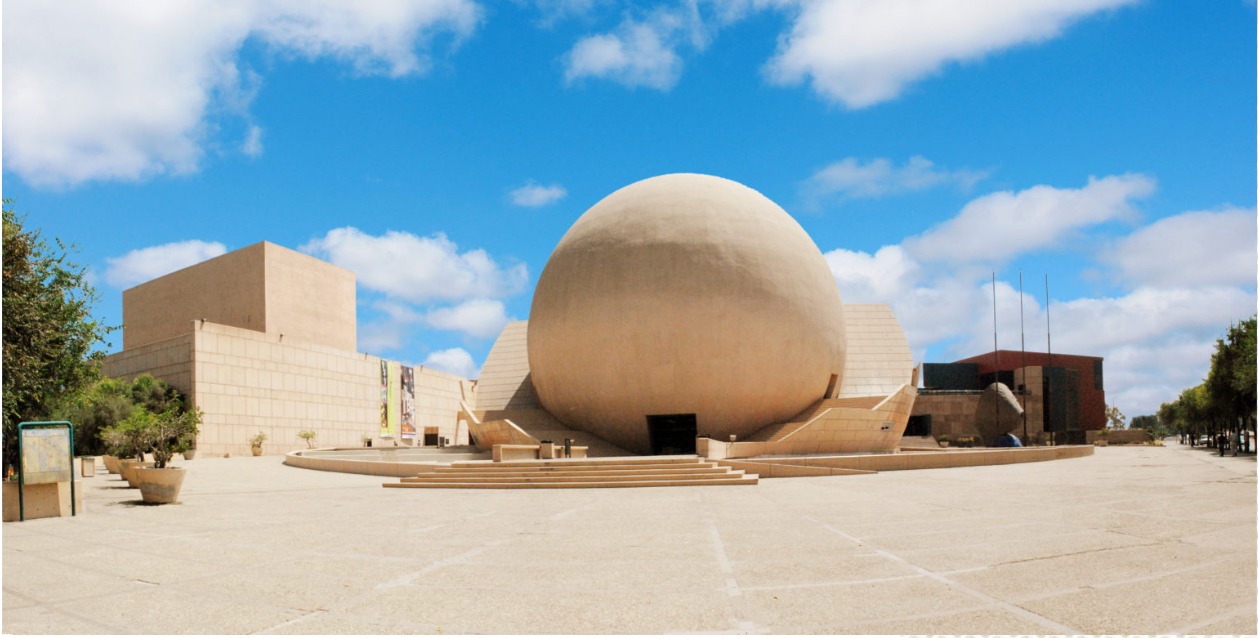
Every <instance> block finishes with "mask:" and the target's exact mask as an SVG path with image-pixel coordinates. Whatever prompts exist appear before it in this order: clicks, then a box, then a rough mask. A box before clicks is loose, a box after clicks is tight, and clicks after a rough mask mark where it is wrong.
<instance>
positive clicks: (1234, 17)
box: [0, 0, 1258, 416]
mask: <svg viewBox="0 0 1258 638" xmlns="http://www.w3.org/2000/svg"><path fill="white" fill-rule="evenodd" d="M2 20H3V96H2V97H3V120H2V128H3V147H2V148H0V153H2V154H3V177H2V179H3V194H4V197H5V198H7V199H11V200H13V201H12V204H11V206H12V207H13V208H14V209H16V210H18V211H19V212H21V213H24V214H25V216H26V217H25V220H26V224H27V225H28V226H30V227H35V228H39V229H40V230H41V232H42V233H44V234H45V236H48V237H57V238H60V239H61V240H63V241H65V242H67V243H70V244H73V245H74V246H75V248H76V251H77V252H76V253H75V254H74V258H75V260H77V262H78V263H80V264H82V265H84V266H86V267H87V268H88V269H89V272H90V276H91V280H92V282H93V283H94V285H95V286H96V288H97V290H98V291H99V293H100V295H101V299H100V301H99V302H98V303H97V305H96V307H95V311H94V312H95V316H96V317H97V318H99V319H100V320H102V321H103V322H105V323H107V324H110V325H117V324H120V323H121V318H122V294H121V293H122V291H123V290H124V289H126V288H129V287H131V286H134V285H136V284H139V283H142V282H144V281H147V280H150V279H152V278H155V277H158V276H160V275H163V274H165V273H168V272H172V271H174V270H177V269H179V268H182V267H185V266H188V265H191V264H194V263H197V262H199V261H202V260H205V259H208V258H211V257H214V256H216V255H219V254H222V253H224V252H226V251H231V250H235V249H238V248H243V247H245V246H248V245H251V244H254V243H257V242H259V241H264V240H265V241H270V242H273V243H276V244H279V245H282V246H286V247H289V248H292V249H295V250H299V251H302V252H305V253H308V254H310V255H313V256H315V257H318V258H320V259H324V260H327V261H330V262H332V263H334V264H337V265H340V266H342V267H345V268H347V269H349V270H351V271H353V272H354V273H355V274H356V276H357V282H358V293H357V297H358V348H359V350H360V351H362V352H368V353H371V354H374V355H379V356H383V357H386V358H390V359H394V360H398V361H402V362H405V363H409V364H415V365H426V366H431V367H434V368H439V369H443V370H447V371H451V372H455V373H458V374H463V375H466V376H468V377H471V378H475V377H476V376H477V374H478V370H479V368H480V366H481V365H482V364H483V363H484V360H485V356H486V355H487V354H488V352H489V349H490V347H491V346H492V345H493V341H494V338H495V337H496V336H497V334H498V332H499V330H501V328H502V327H503V326H504V325H505V324H506V322H508V321H511V320H517V319H527V318H528V314H529V306H530V303H531V300H532V291H533V286H534V285H535V283H536V282H537V278H538V275H539V274H540V273H541V271H542V269H543V268H544V266H545V264H546V259H547V257H548V256H549V254H550V252H551V251H552V250H553V248H554V247H555V245H556V244H557V243H558V242H559V240H560V238H561V237H562V236H563V234H564V232H566V230H567V229H568V228H569V227H570V226H571V225H572V223H573V222H574V221H575V220H576V219H577V218H578V217H579V216H580V215H581V214H582V213H583V212H584V211H585V210H586V209H588V208H589V207H591V206H592V205H594V204H595V203H596V202H598V201H599V200H600V199H602V198H603V197H605V196H606V195H608V194H610V193H612V192H613V191H615V190H616V189H618V188H621V187H623V186H626V185H628V184H631V183H633V182H635V181H638V180H641V179H645V178H648V177H652V176H655V175H660V174H666V173H676V172H694V173H707V174H712V175H719V176H722V177H726V178H729V179H733V180H735V181H738V182H741V183H743V184H746V185H747V186H750V187H751V188H754V189H756V190H758V191H760V192H761V193H763V194H764V195H766V196H767V197H769V198H770V199H772V200H773V201H775V202H776V203H778V204H779V205H780V206H782V207H783V208H784V209H785V210H786V211H787V212H789V213H790V214H791V215H792V216H793V217H794V218H795V219H796V220H797V221H798V222H799V223H800V224H801V225H802V226H803V228H804V229H805V230H806V231H807V232H808V233H809V234H810V235H811V236H812V238H813V240H814V241H815V242H816V244H817V246H818V248H819V249H820V251H821V252H822V253H823V255H824V256H825V259H826V260H827V262H828V263H829V265H830V268H831V270H832V271H833V273H834V276H835V280H836V282H837V284H838V286H839V289H840V294H841V296H842V298H843V300H844V302H845V303H886V304H889V305H890V306H891V307H892V309H893V310H894V311H895V313H896V315H897V317H898V318H899V320H900V322H901V324H902V326H903V327H904V329H905V332H906V334H907V336H908V340H909V344H910V347H911V348H912V351H913V354H914V357H915V358H916V359H917V360H918V361H926V362H949V361H954V360H957V359H961V358H964V357H968V356H972V355H976V354H981V353H984V352H988V351H990V350H991V349H992V347H993V342H994V339H993V337H995V340H996V342H998V345H999V347H1000V348H1002V349H1015V350H1016V349H1020V348H1021V347H1022V342H1023V339H1025V344H1026V348H1027V349H1028V350H1031V351H1044V350H1045V349H1047V348H1048V345H1049V344H1048V338H1049V332H1050V331H1049V329H1048V328H1049V327H1050V325H1051V347H1052V351H1053V352H1060V353H1068V354H1084V355H1093V356H1102V357H1104V358H1105V386H1106V395H1107V400H1108V401H1109V402H1110V403H1111V404H1113V405H1116V406H1118V407H1119V408H1120V409H1121V410H1122V411H1123V412H1124V413H1125V414H1127V415H1128V416H1136V415H1142V414H1151V413H1154V412H1155V411H1156V410H1157V408H1158V406H1159V405H1160V404H1161V403H1162V402H1164V401H1170V400H1173V399H1175V398H1176V397H1177V396H1178V394H1179V392H1180V390H1181V389H1183V388H1186V387H1189V386H1192V385H1195V384H1196V383H1198V382H1200V380H1201V379H1202V378H1203V377H1204V376H1205V375H1206V373H1207V371H1208V369H1209V364H1210V354H1211V352H1212V350H1213V345H1214V342H1215V340H1216V339H1217V338H1219V337H1220V336H1222V335H1224V334H1225V332H1226V330H1227V328H1228V326H1229V325H1230V324H1232V323H1234V322H1237V321H1239V320H1242V319H1245V318H1247V317H1249V316H1250V315H1252V314H1254V312H1255V308H1256V306H1258V298H1256V296H1255V282H1256V280H1258V222H1256V216H1255V193H1256V190H1258V186H1256V183H1255V175H1256V168H1258V167H1256V164H1255V158H1256V157H1258V149H1256V139H1258V131H1256V126H1255V120H1256V113H1258V105H1256V103H1255V77H1256V75H1258V69H1256V64H1255V51H1256V50H1258V44H1256V42H1255V26H1254V25H1255V7H1254V3H1253V2H1252V1H1249V0H1209V1H1206V2H1182V1H1176V0H1020V1H1019V2H1007V1H1006V0H881V1H879V2H868V1H865V0H672V1H670V0H660V1H658V2H649V1H643V2H621V1H616V0H533V1H528V0H498V1H494V2H490V1H487V0H483V1H476V0H411V1H402V0H398V1H393V2H387V1H383V0H382V1H379V2H348V1H337V0H310V1H305V0H273V1H265V0H236V1H233V0H206V1H194V0H158V1H141V0H127V1H125V2H111V1H99V2H95V1H86V0H67V1H64V2H56V3H52V2H43V1H41V0H6V1H5V3H4V7H3V16H2ZM993 274H994V280H995V285H994V288H995V295H994V297H995V315H996V319H995V326H993ZM1020 289H1021V291H1022V293H1021V294H1020V292H1019V291H1020ZM109 341H110V343H109V344H104V345H102V349H103V350H105V351H106V352H115V351H118V350H119V349H120V348H121V341H122V340H121V332H115V333H113V334H112V335H111V338H110V339H109Z"/></svg>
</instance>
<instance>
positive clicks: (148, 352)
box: [101, 322, 192, 396]
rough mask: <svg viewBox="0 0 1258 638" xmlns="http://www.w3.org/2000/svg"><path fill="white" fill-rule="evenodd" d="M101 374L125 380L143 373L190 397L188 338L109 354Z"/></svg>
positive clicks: (186, 336)
mask: <svg viewBox="0 0 1258 638" xmlns="http://www.w3.org/2000/svg"><path fill="white" fill-rule="evenodd" d="M189 323H191V322H189ZM101 372H102V373H103V374H105V376H110V377H118V378H122V379H127V380H131V379H134V378H135V377H137V376H139V375H140V374H141V373H144V372H147V373H149V374H151V375H153V376H155V377H157V378H159V379H162V380H163V381H165V382H166V383H169V384H170V385H172V386H174V387H175V388H176V389H178V390H179V391H180V392H183V393H184V394H185V395H187V396H192V334H191V333H187V334H184V335H181V336H178V337H174V338H172V339H166V340H163V341H159V342H156V343H150V344H148V345H145V346H140V347H138V348H132V349H130V350H124V351H122V352H119V353H116V354H111V355H109V356H107V357H105V362H104V364H103V365H102V366H101Z"/></svg>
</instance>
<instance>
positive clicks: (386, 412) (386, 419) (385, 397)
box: [380, 359, 393, 438]
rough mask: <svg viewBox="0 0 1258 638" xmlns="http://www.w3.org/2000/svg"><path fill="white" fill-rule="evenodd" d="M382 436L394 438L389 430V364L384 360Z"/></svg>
mask: <svg viewBox="0 0 1258 638" xmlns="http://www.w3.org/2000/svg"><path fill="white" fill-rule="evenodd" d="M380 436H381V437H383V438H389V437H391V436H393V431H392V430H390V429H389V362H388V361H385V360H384V359H381V360H380Z"/></svg>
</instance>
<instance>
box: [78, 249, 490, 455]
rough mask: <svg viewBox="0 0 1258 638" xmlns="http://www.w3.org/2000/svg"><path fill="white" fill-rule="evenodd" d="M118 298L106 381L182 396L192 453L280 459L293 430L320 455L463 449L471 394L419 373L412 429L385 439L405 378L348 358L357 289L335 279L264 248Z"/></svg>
mask: <svg viewBox="0 0 1258 638" xmlns="http://www.w3.org/2000/svg"><path fill="white" fill-rule="evenodd" d="M122 298H123V317H124V322H125V326H124V328H123V351H122V352H120V353H117V354H114V355H110V356H109V357H107V358H106V360H105V365H104V370H103V371H104V373H105V374H107V375H109V376H116V377H127V378H130V377H134V376H136V375H138V374H140V373H143V372H149V373H151V374H153V375H154V376H156V377H158V378H161V379H164V380H166V381H167V382H168V383H170V384H171V385H173V386H175V387H176V388H178V389H179V390H180V391H182V392H184V393H185V394H186V395H187V396H189V397H190V398H191V400H192V403H193V405H196V406H197V407H199V408H200V409H201V410H202V411H203V412H204V415H205V417H204V422H203V424H202V426H201V434H200V436H199V437H198V441H197V449H198V450H200V451H203V452H206V453H210V454H222V453H233V454H247V453H249V450H250V446H249V439H250V437H253V436H254V435H256V434H257V433H259V432H261V433H263V434H265V435H266V442H265V444H264V445H263V449H264V451H265V452H266V453H268V454H278V453H283V452H287V451H289V450H292V449H294V448H295V447H300V446H301V445H302V443H301V442H300V440H299V439H298V438H297V433H298V432H300V431H301V430H314V431H315V433H316V435H317V439H316V440H317V442H318V444H319V445H321V446H350V445H354V446H356V445H361V444H362V443H361V441H362V437H363V436H369V437H371V438H373V439H375V440H376V441H377V442H378V443H383V444H386V445H392V443H393V442H398V443H399V444H403V445H422V444H424V443H425V442H427V443H429V444H433V445H435V444H436V442H437V440H442V441H444V439H450V441H451V442H452V443H458V442H466V441H467V428H466V424H464V425H463V426H462V427H460V425H459V422H458V420H457V418H458V414H459V406H460V403H461V402H462V401H464V400H465V398H466V397H467V394H468V393H469V392H470V386H471V384H470V382H468V381H467V380H466V379H462V378H460V377H457V376H454V375H450V374H447V373H444V372H440V371H437V370H430V369H426V368H422V367H418V368H415V369H413V370H411V371H410V374H411V378H410V381H411V386H412V387H413V403H412V404H411V405H410V406H409V407H410V410H409V412H408V414H409V416H410V422H411V426H412V429H411V430H410V432H407V431H405V430H403V429H402V428H401V427H400V425H401V424H398V425H399V427H397V428H396V429H395V430H394V431H391V432H390V431H389V430H388V428H387V427H382V422H383V423H384V425H387V417H388V415H387V414H384V415H383V419H382V413H385V412H387V410H382V406H384V407H386V408H387V407H388V405H389V403H390V402H389V401H388V397H389V393H390V392H392V393H393V396H394V397H397V398H398V400H397V401H394V402H393V403H395V404H397V407H398V408H401V407H402V406H401V404H402V398H403V397H401V396H400V395H403V394H405V392H404V390H405V388H404V387H403V381H404V379H403V376H404V375H403V374H402V373H403V372H405V369H403V368H402V366H400V365H397V364H396V363H394V364H393V365H390V362H388V361H382V360H381V359H380V358H379V357H374V356H371V355H368V354H362V353H358V352H356V351H355V350H356V348H355V343H356V342H357V338H358V336H357V319H356V316H357V314H356V307H355V278H354V274H353V273H351V272H349V271H347V270H345V269H343V268H339V267H337V266H333V265H332V264H329V263H326V262H323V261H320V260H318V259H315V258H314V257H310V256H309V255H304V254H302V253H299V252H296V251H293V250H289V249H287V248H283V247H281V246H277V245H275V244H272V243H269V242H261V243H257V244H254V245H252V246H248V247H246V248H242V249H240V250H237V251H234V252H231V253H228V254H226V255H221V256H219V257H215V258H213V259H210V260H207V261H205V262H202V263H199V264H196V265H194V266H190V267H188V268H184V269H183V270H180V271H177V272H174V273H171V274H168V275H166V276H163V277H159V278H157V279H154V280H152V281H150V282H147V283H143V284H140V285H138V286H136V287H134V288H131V289H129V290H126V291H124V292H123V297H122ZM391 372H393V374H390V373H391ZM397 412H399V413H400V412H402V411H401V410H400V409H399V410H397ZM402 416H404V415H402V414H399V415H398V418H397V419H395V420H398V421H400V420H401V417H402ZM381 434H386V435H387V436H384V437H382V436H381Z"/></svg>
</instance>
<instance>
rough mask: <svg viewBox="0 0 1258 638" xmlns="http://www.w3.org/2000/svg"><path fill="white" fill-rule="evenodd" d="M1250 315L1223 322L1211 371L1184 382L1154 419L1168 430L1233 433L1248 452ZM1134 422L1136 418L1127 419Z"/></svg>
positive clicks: (1257, 397)
mask: <svg viewBox="0 0 1258 638" xmlns="http://www.w3.org/2000/svg"><path fill="white" fill-rule="evenodd" d="M1256 323H1258V316H1254V317H1250V318H1249V319H1246V320H1244V321H1241V322H1239V323H1237V324H1234V325H1232V326H1231V327H1230V328H1228V331H1227V334H1226V335H1225V336H1224V337H1222V338H1220V339H1218V340H1217V341H1216V342H1215V344H1214V354H1213V355H1212V356H1211V357H1210V373H1209V374H1208V375H1207V376H1206V378H1205V380H1204V381H1202V382H1201V383H1200V384H1198V385H1195V386H1193V387H1191V388H1185V389H1184V391H1182V392H1180V394H1179V398H1177V399H1175V400H1174V401H1171V402H1169V403H1163V404H1162V407H1161V408H1159V409H1158V413H1157V415H1156V416H1150V417H1137V419H1156V420H1158V421H1160V422H1161V423H1162V424H1163V425H1164V426H1165V427H1166V428H1168V430H1169V431H1170V432H1172V433H1176V434H1181V435H1184V436H1187V437H1192V438H1193V439H1194V440H1197V439H1199V438H1200V437H1210V438H1211V439H1213V440H1215V441H1217V440H1219V438H1220V437H1223V436H1227V435H1228V434H1233V435H1235V436H1236V437H1237V439H1238V440H1239V441H1240V446H1241V449H1242V450H1244V451H1245V452H1250V451H1251V450H1252V449H1253V442H1252V441H1251V440H1250V436H1249V434H1248V432H1249V431H1252V430H1253V429H1254V424H1255V416H1256V413H1255V406H1256V405H1258V391H1256V388H1258V380H1256V379H1255V367H1256V363H1255V356H1254V355H1255V324H1256ZM1132 424H1133V427H1134V426H1135V419H1133V420H1132Z"/></svg>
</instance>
